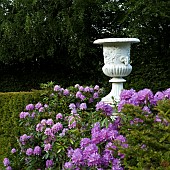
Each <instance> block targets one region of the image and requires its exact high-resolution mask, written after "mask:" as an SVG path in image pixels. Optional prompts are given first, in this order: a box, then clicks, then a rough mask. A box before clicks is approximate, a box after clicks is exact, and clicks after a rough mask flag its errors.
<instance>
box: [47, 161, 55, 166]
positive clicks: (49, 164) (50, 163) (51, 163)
mask: <svg viewBox="0 0 170 170" xmlns="http://www.w3.org/2000/svg"><path fill="white" fill-rule="evenodd" d="M53 165H54V163H53V160H46V168H50V167H52V166H53Z"/></svg>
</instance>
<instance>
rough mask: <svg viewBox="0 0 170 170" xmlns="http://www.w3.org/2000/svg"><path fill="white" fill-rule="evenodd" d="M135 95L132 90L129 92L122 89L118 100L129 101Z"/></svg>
mask: <svg viewBox="0 0 170 170" xmlns="http://www.w3.org/2000/svg"><path fill="white" fill-rule="evenodd" d="M135 93H136V91H135V90H133V89H130V90H125V89H123V90H122V92H121V93H120V100H128V99H130V98H131V97H132V96H133V95H134V94H135Z"/></svg>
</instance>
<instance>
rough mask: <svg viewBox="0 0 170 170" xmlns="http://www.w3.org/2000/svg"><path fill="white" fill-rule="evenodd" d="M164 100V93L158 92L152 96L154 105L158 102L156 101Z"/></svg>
mask: <svg viewBox="0 0 170 170" xmlns="http://www.w3.org/2000/svg"><path fill="white" fill-rule="evenodd" d="M164 98H165V95H164V93H162V92H160V91H158V92H157V93H156V94H155V95H154V101H155V103H156V102H157V101H158V100H162V99H164Z"/></svg>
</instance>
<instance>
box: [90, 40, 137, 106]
mask: <svg viewBox="0 0 170 170" xmlns="http://www.w3.org/2000/svg"><path fill="white" fill-rule="evenodd" d="M137 42H140V40H139V39H137V38H104V39H98V40H96V41H94V42H93V43H94V44H102V45H103V56H104V66H103V67H102V71H103V73H104V74H105V75H106V76H108V77H112V79H110V80H109V82H110V83H112V89H111V91H110V93H109V94H108V95H107V96H105V97H104V98H102V101H104V102H105V103H108V104H113V101H116V102H119V100H120V93H121V91H122V89H123V83H124V82H126V80H125V79H123V78H122V77H125V76H128V75H129V74H130V73H131V71H132V66H131V65H130V47H131V44H132V43H137ZM113 99H114V100H113Z"/></svg>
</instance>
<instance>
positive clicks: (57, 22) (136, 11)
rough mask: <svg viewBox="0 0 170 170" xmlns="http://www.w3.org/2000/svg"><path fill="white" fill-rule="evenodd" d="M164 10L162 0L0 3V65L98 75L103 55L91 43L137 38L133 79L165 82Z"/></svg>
mask: <svg viewBox="0 0 170 170" xmlns="http://www.w3.org/2000/svg"><path fill="white" fill-rule="evenodd" d="M169 7H170V2H169V1H167V0H159V1H158V0H93V1H92V0H85V1H84V0H27V1H25V0H1V2H0V62H1V63H5V64H6V65H9V64H10V65H13V64H15V63H26V64H27V63H28V61H29V62H31V63H32V65H36V67H37V65H41V66H44V65H45V63H48V62H49V64H50V65H55V67H58V68H59V69H61V68H62V69H63V70H65V72H66V74H67V73H70V74H71V72H70V70H72V73H73V74H76V73H78V72H88V73H89V74H90V73H91V74H97V73H98V72H100V71H99V70H101V67H102V65H103V56H102V49H101V47H99V46H96V45H93V41H94V40H96V39H98V38H107V37H136V38H139V39H140V40H141V43H140V44H138V45H136V44H135V46H134V47H133V46H132V48H133V51H132V56H131V60H132V61H133V63H132V65H133V68H134V71H135V72H134V75H135V74H136V75H138V74H144V75H145V76H148V79H150V78H154V76H155V74H158V75H160V74H161V75H162V74H165V75H164V76H163V77H164V79H167V74H168V73H169V72H170V71H169V64H168V61H169V60H168V57H169V51H170V50H169V42H170V38H169V37H170V36H169V26H170V22H169V21H170V15H169ZM146 66H147V69H146ZM139 67H140V69H139ZM146 70H147V71H146ZM151 71H152V72H154V74H148V72H151ZM145 73H146V74H147V75H146V74H145ZM153 75H154V76H153ZM160 85H161V84H160Z"/></svg>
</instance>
